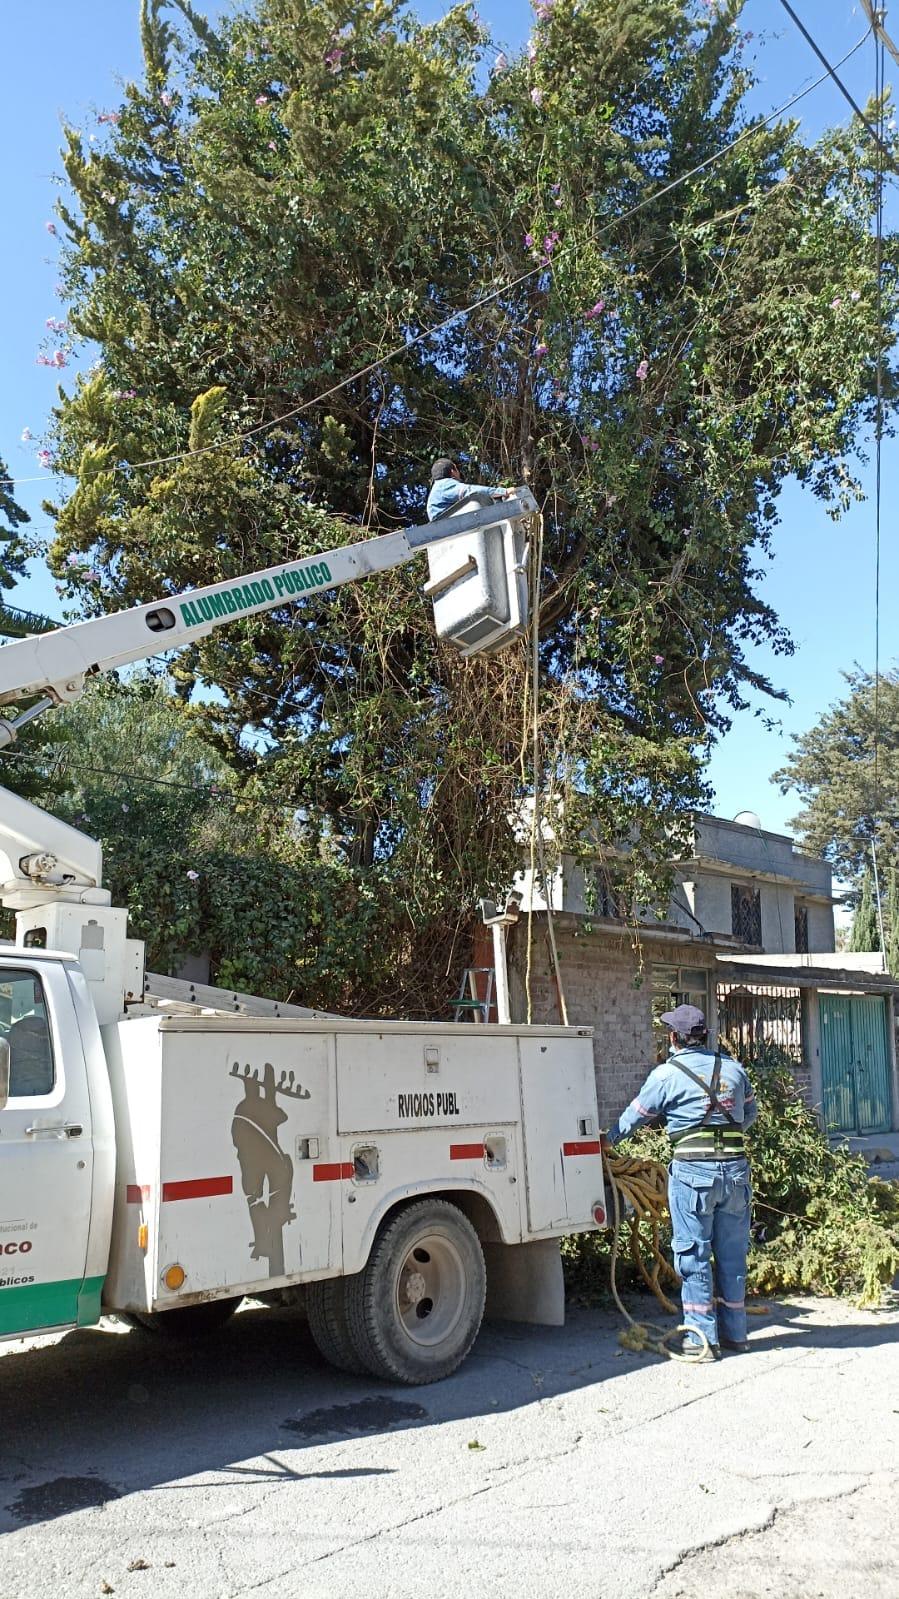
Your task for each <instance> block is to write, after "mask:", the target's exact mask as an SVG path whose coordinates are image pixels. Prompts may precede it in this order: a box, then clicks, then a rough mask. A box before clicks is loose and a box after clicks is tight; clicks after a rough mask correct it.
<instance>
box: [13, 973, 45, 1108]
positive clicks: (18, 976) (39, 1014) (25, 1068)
mask: <svg viewBox="0 0 899 1599" xmlns="http://www.w3.org/2000/svg"><path fill="white" fill-rule="evenodd" d="M0 1037H3V1038H5V1039H6V1041H7V1043H8V1044H9V1056H10V1060H9V1097H10V1099H29V1098H35V1097H36V1096H37V1095H39V1094H49V1093H51V1092H52V1089H53V1084H54V1081H55V1073H54V1070H53V1048H52V1045H51V1043H50V1026H49V1023H48V1021H47V1007H46V1004H45V1001H44V989H43V984H42V983H41V980H40V978H39V977H36V976H35V974H34V972H23V971H9V970H6V971H3V972H0Z"/></svg>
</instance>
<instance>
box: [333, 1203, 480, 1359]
mask: <svg viewBox="0 0 899 1599" xmlns="http://www.w3.org/2000/svg"><path fill="white" fill-rule="evenodd" d="M345 1281H346V1290H345V1292H346V1311H347V1323H348V1326H349V1333H350V1338H351V1339H352V1343H353V1348H354V1349H355V1352H356V1355H357V1356H358V1358H359V1359H360V1360H361V1361H362V1362H363V1364H364V1366H365V1367H366V1369H367V1370H368V1371H370V1372H371V1373H372V1374H373V1375H374V1376H376V1377H384V1378H386V1380H387V1381H388V1382H403V1383H410V1384H412V1383H427V1382H437V1381H438V1380H439V1379H440V1378H441V1377H448V1376H449V1374H450V1372H451V1371H455V1369H456V1367H457V1366H458V1365H459V1364H460V1363H461V1361H463V1360H464V1359H465V1356H466V1355H467V1354H468V1351H469V1350H470V1348H471V1346H472V1344H473V1343H474V1341H475V1339H476V1337H477V1335H478V1331H479V1328H480V1325H481V1318H482V1317H483V1314H484V1301H485V1298H486V1287H487V1274H486V1271H485V1268H484V1256H483V1253H482V1250H481V1245H480V1241H479V1239H478V1235H477V1233H476V1232H475V1230H474V1228H473V1227H472V1225H471V1223H470V1222H469V1221H468V1219H467V1217H465V1216H463V1214H462V1212H461V1211H460V1210H457V1209H456V1206H455V1205H451V1204H448V1203H447V1201H446V1200H444V1199H423V1200H419V1201H418V1202H417V1203H416V1204H414V1205H410V1206H409V1207H408V1208H407V1209H406V1210H402V1211H400V1213H399V1215H397V1216H394V1217H393V1219H392V1220H391V1221H388V1222H387V1223H386V1225H385V1226H384V1228H383V1229H382V1231H381V1232H380V1233H379V1235H378V1237H377V1238H376V1239H375V1243H374V1246H373V1248H372V1252H371V1255H370V1256H369V1259H368V1263H367V1265H366V1266H365V1269H364V1270H363V1271H361V1272H359V1273H358V1275H356V1276H354V1277H348V1278H346V1280H345Z"/></svg>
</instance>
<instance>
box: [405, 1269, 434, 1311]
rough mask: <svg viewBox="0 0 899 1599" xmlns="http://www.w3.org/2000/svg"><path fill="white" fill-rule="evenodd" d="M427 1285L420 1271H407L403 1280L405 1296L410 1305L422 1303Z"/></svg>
mask: <svg viewBox="0 0 899 1599" xmlns="http://www.w3.org/2000/svg"><path fill="white" fill-rule="evenodd" d="M427 1286H428V1285H427V1283H426V1282H425V1280H424V1276H423V1274H422V1273H421V1272H420V1271H410V1272H407V1273H406V1276H405V1278H404V1280H403V1298H404V1299H405V1300H406V1303H407V1304H409V1305H417V1304H420V1302H421V1300H422V1299H424V1297H425V1294H426V1292H427Z"/></svg>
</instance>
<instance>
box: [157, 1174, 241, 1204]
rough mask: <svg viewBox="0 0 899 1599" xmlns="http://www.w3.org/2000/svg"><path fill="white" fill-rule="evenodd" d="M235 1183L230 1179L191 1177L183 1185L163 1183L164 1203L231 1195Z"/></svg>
mask: <svg viewBox="0 0 899 1599" xmlns="http://www.w3.org/2000/svg"><path fill="white" fill-rule="evenodd" d="M233 1189H234V1183H233V1181H232V1179H231V1178H230V1177H191V1178H190V1179H189V1180H188V1181H187V1182H183V1183H163V1185H162V1197H163V1201H165V1200H167V1199H213V1198H214V1197H215V1195H216V1194H230V1193H232V1192H233Z"/></svg>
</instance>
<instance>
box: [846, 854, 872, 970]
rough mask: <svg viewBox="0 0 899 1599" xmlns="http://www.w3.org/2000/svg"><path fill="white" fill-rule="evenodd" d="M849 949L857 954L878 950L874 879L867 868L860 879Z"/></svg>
mask: <svg viewBox="0 0 899 1599" xmlns="http://www.w3.org/2000/svg"><path fill="white" fill-rule="evenodd" d="M849 948H850V950H853V951H858V952H861V951H863V950H871V949H879V948H880V930H879V927H878V922H877V908H876V906H875V903H874V879H873V877H872V875H871V872H870V871H868V869H867V868H866V869H865V875H864V877H863V878H862V887H861V894H860V896H859V901H858V908H857V910H856V912H855V915H854V917H853V918H852V936H851V938H850V940H849Z"/></svg>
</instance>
